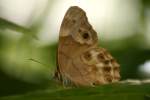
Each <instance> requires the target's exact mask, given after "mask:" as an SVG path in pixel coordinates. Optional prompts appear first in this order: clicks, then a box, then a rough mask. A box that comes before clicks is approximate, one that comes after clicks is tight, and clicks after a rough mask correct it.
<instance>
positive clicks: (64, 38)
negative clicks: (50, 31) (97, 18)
mask: <svg viewBox="0 0 150 100" xmlns="http://www.w3.org/2000/svg"><path fill="white" fill-rule="evenodd" d="M59 34H60V36H59V44H58V55H57V63H58V67H57V71H56V77H57V78H58V80H60V81H61V82H62V83H63V84H64V85H69V84H71V85H72V84H73V85H76V86H93V85H98V84H107V83H111V82H116V81H118V80H119V79H120V74H119V64H118V63H117V62H116V61H115V59H114V58H113V57H112V56H111V55H110V54H109V53H108V52H107V51H106V50H105V49H103V48H98V38H97V33H96V32H95V31H94V29H93V28H92V26H91V25H90V24H89V22H88V20H87V17H86V14H85V12H84V11H83V10H82V9H81V8H79V7H76V6H73V7H70V8H69V10H68V11H67V13H66V15H65V17H64V19H63V22H62V25H61V28H60V33H59Z"/></svg>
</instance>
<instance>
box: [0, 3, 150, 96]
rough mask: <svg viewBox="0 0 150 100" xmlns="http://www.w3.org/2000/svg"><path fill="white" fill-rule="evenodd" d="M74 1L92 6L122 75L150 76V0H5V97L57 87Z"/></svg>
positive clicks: (0, 63)
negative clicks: (60, 49) (65, 21)
mask: <svg viewBox="0 0 150 100" xmlns="http://www.w3.org/2000/svg"><path fill="white" fill-rule="evenodd" d="M72 5H78V6H79V7H81V8H83V9H84V10H85V11H86V12H87V17H89V21H90V23H91V24H92V26H93V27H94V28H95V30H96V31H97V33H98V36H99V46H101V47H104V48H107V49H108V51H110V52H111V54H112V55H113V56H114V57H115V58H116V59H117V61H118V62H119V63H120V65H121V77H122V78H121V80H125V79H148V78H150V1H149V0H126V1H122V0H92V1H90V0H87V1H80V0H69V1H66V0H11V1H10V0H0V96H1V97H2V96H9V95H16V94H23V93H27V92H31V91H35V90H39V89H46V88H47V87H50V85H51V88H55V86H56V84H55V83H52V82H51V80H52V77H53V75H54V71H55V68H56V51H57V44H58V35H59V28H60V24H61V21H62V18H63V16H64V14H65V12H66V10H67V9H68V8H69V7H70V6H72ZM54 85H55V86H54ZM53 86H54V87H53Z"/></svg>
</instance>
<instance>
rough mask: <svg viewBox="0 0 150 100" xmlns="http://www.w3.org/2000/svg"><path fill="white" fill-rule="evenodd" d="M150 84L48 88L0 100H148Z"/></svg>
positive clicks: (0, 99)
mask: <svg viewBox="0 0 150 100" xmlns="http://www.w3.org/2000/svg"><path fill="white" fill-rule="evenodd" d="M149 94H150V84H143V85H129V84H109V85H102V86H96V87H82V88H60V87H55V88H53V89H52V88H48V89H46V90H41V91H35V92H32V93H27V94H23V95H16V96H8V97H2V98H0V100H81V99H84V100H98V99H100V100H149V99H150V98H149Z"/></svg>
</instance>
